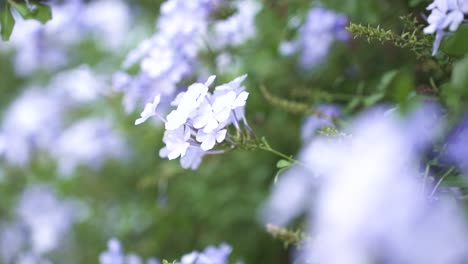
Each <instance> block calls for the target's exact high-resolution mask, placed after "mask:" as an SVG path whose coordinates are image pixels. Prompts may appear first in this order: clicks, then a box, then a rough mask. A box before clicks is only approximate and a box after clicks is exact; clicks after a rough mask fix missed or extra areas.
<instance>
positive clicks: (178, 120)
mask: <svg viewBox="0 0 468 264" xmlns="http://www.w3.org/2000/svg"><path fill="white" fill-rule="evenodd" d="M215 78H216V76H214V75H213V76H210V77H209V78H208V80H207V81H206V82H205V83H204V84H203V83H194V84H192V85H190V86H189V87H188V88H187V91H186V92H185V93H184V94H183V95H181V96H177V97H176V103H177V109H176V110H173V111H172V112H171V113H170V114H169V115H168V116H167V122H166V129H167V130H174V129H177V128H178V127H180V126H181V125H183V124H184V123H185V122H186V121H187V119H188V118H189V117H190V116H191V115H192V114H193V111H194V110H195V109H197V108H198V107H199V106H200V104H201V103H202V102H203V100H205V96H206V94H207V93H208V86H209V85H211V84H212V83H213V82H214V80H215Z"/></svg>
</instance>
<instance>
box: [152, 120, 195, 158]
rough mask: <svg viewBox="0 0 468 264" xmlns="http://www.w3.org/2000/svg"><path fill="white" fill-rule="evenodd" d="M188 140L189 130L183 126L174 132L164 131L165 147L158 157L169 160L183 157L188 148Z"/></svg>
mask: <svg viewBox="0 0 468 264" xmlns="http://www.w3.org/2000/svg"><path fill="white" fill-rule="evenodd" d="M189 139H190V128H189V127H187V126H185V125H184V126H180V127H179V128H177V129H174V130H166V132H165V133H164V138H163V142H164V143H166V147H164V148H162V149H161V150H160V151H159V155H160V156H161V157H167V158H168V159H170V160H173V159H176V158H178V157H183V156H185V152H186V151H187V148H188V147H189V146H190V143H189V142H188V140H189Z"/></svg>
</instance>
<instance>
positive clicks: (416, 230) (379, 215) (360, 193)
mask: <svg viewBox="0 0 468 264" xmlns="http://www.w3.org/2000/svg"><path fill="white" fill-rule="evenodd" d="M427 110H428V109H426V108H425V107H424V108H421V109H420V111H419V110H418V111H416V112H413V113H412V114H411V115H410V118H405V119H401V118H399V117H398V116H396V115H388V114H387V115H385V114H384V112H383V111H381V110H378V109H377V110H374V111H369V112H367V113H365V114H363V115H362V116H360V117H359V118H357V120H356V121H354V122H353V124H352V125H351V127H350V130H349V133H350V135H351V136H347V137H343V136H326V137H315V138H313V140H312V141H311V142H310V143H309V145H307V146H306V147H305V148H304V150H303V151H302V153H301V155H300V160H301V162H302V164H304V165H303V166H296V167H292V168H291V169H289V171H288V172H286V174H284V175H283V176H282V177H281V178H280V179H279V180H278V183H277V184H276V185H275V187H274V190H273V194H272V195H271V198H270V200H269V202H268V203H267V206H266V207H265V211H264V213H265V214H264V218H265V219H266V221H267V222H273V223H279V224H286V223H288V222H290V221H291V219H293V218H295V217H297V216H298V215H301V214H302V213H303V212H305V213H306V215H307V224H308V234H309V235H310V239H308V240H306V241H304V246H303V247H302V248H301V250H300V252H299V253H300V254H299V257H300V260H299V261H298V262H300V263H309V262H312V263H315V262H317V263H367V262H369V261H371V262H378V263H428V262H431V263H458V262H460V261H461V262H463V260H465V259H466V258H467V252H468V239H467V234H468V232H467V231H468V226H467V225H466V218H465V216H464V215H463V213H462V212H463V209H462V208H459V207H458V205H457V204H456V203H455V201H454V200H453V199H451V198H450V197H445V196H443V195H440V196H439V197H438V199H437V200H434V199H432V197H430V196H432V193H433V192H435V190H433V191H432V192H430V193H426V191H425V190H424V189H423V188H422V186H424V183H423V180H424V179H423V177H421V174H422V173H421V172H420V170H419V167H418V165H416V164H418V161H420V159H421V155H422V154H423V153H422V150H423V149H424V146H427V145H428V144H430V143H431V142H432V141H433V140H435V138H436V133H433V132H429V133H421V131H422V130H423V129H422V127H421V125H423V127H425V126H426V125H431V126H433V128H434V129H435V130H437V129H438V126H440V125H441V124H440V123H438V124H437V125H434V124H433V123H432V122H430V120H433V118H432V117H430V115H428V114H427V113H428V111H427ZM429 110H430V109H429ZM416 137H418V140H415V138H416ZM434 188H436V186H435V187H434ZM428 196H429V197H428ZM376 245H378V247H376Z"/></svg>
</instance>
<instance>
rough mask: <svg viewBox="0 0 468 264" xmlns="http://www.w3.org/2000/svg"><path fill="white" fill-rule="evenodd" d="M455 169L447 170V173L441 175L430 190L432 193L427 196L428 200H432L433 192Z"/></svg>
mask: <svg viewBox="0 0 468 264" xmlns="http://www.w3.org/2000/svg"><path fill="white" fill-rule="evenodd" d="M454 169H455V167H453V166H452V167H450V169H448V170H447V172H445V173H444V175H442V177H440V179H439V181H438V182H437V184H436V185H435V186H434V189H432V192H431V195H430V196H429V197H430V198H432V197H433V196H434V195H435V192H436V191H437V188H439V185H440V184H441V183H442V182H443V181H444V179H445V178H446V177H447V176H449V174H450V173H451V172H452V171H453V170H454Z"/></svg>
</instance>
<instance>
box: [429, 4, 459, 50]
mask: <svg viewBox="0 0 468 264" xmlns="http://www.w3.org/2000/svg"><path fill="white" fill-rule="evenodd" d="M427 10H431V14H430V15H429V17H428V18H427V22H428V23H429V25H428V26H427V27H425V28H424V33H426V34H433V33H436V39H435V41H434V48H433V51H432V55H433V56H434V55H435V54H436V53H437V50H438V49H439V46H440V42H441V41H442V38H443V37H444V36H445V35H446V31H445V30H446V29H447V28H448V29H449V30H450V31H452V32H453V31H455V30H457V29H458V27H459V26H460V24H461V23H462V22H463V19H464V15H465V14H467V13H468V1H466V0H434V2H432V3H431V4H430V5H429V6H428V7H427Z"/></svg>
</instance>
